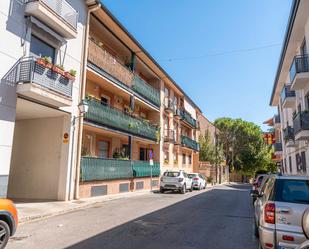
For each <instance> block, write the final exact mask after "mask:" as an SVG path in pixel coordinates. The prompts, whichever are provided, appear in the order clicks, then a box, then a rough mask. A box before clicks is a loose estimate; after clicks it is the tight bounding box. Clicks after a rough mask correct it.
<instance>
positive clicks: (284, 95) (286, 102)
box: [281, 85, 296, 108]
mask: <svg viewBox="0 0 309 249" xmlns="http://www.w3.org/2000/svg"><path fill="white" fill-rule="evenodd" d="M295 96H296V95H295V91H293V90H291V85H285V86H284V87H283V89H282V92H281V104H282V108H292V107H294V106H295V100H296V97H295Z"/></svg>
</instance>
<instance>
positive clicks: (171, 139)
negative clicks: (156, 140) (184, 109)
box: [164, 129, 176, 143]
mask: <svg viewBox="0 0 309 249" xmlns="http://www.w3.org/2000/svg"><path fill="white" fill-rule="evenodd" d="M175 141H176V137H175V131H173V130H170V129H165V130H164V142H168V143H175Z"/></svg>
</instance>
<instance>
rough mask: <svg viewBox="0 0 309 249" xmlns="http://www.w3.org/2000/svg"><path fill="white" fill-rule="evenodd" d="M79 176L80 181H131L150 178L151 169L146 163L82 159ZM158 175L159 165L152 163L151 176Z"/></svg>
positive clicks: (93, 158)
mask: <svg viewBox="0 0 309 249" xmlns="http://www.w3.org/2000/svg"><path fill="white" fill-rule="evenodd" d="M80 174H81V175H80V179H81V181H103V180H114V179H131V178H134V177H136V178H138V177H150V176H151V168H150V165H149V162H148V161H131V160H120V159H107V158H96V157H82V159H81V173H80ZM159 175H160V163H157V162H154V164H153V166H152V176H154V177H155V176H159Z"/></svg>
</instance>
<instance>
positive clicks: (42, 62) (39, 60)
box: [36, 58, 46, 67]
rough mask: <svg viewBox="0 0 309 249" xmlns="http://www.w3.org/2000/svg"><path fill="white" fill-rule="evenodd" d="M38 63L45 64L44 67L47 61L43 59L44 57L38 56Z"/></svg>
mask: <svg viewBox="0 0 309 249" xmlns="http://www.w3.org/2000/svg"><path fill="white" fill-rule="evenodd" d="M36 63H37V64H38V65H41V66H43V67H45V66H46V61H45V60H43V59H42V58H38V59H37V60H36Z"/></svg>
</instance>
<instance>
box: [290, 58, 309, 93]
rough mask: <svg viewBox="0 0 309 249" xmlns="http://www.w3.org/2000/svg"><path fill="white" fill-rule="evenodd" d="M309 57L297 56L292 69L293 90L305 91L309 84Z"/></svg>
mask: <svg viewBox="0 0 309 249" xmlns="http://www.w3.org/2000/svg"><path fill="white" fill-rule="evenodd" d="M308 58H309V57H308V55H301V56H296V57H295V58H294V60H293V62H292V65H291V68H290V81H291V89H292V90H294V91H295V90H301V89H304V88H305V86H306V84H307V83H308V82H309V61H308Z"/></svg>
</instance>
